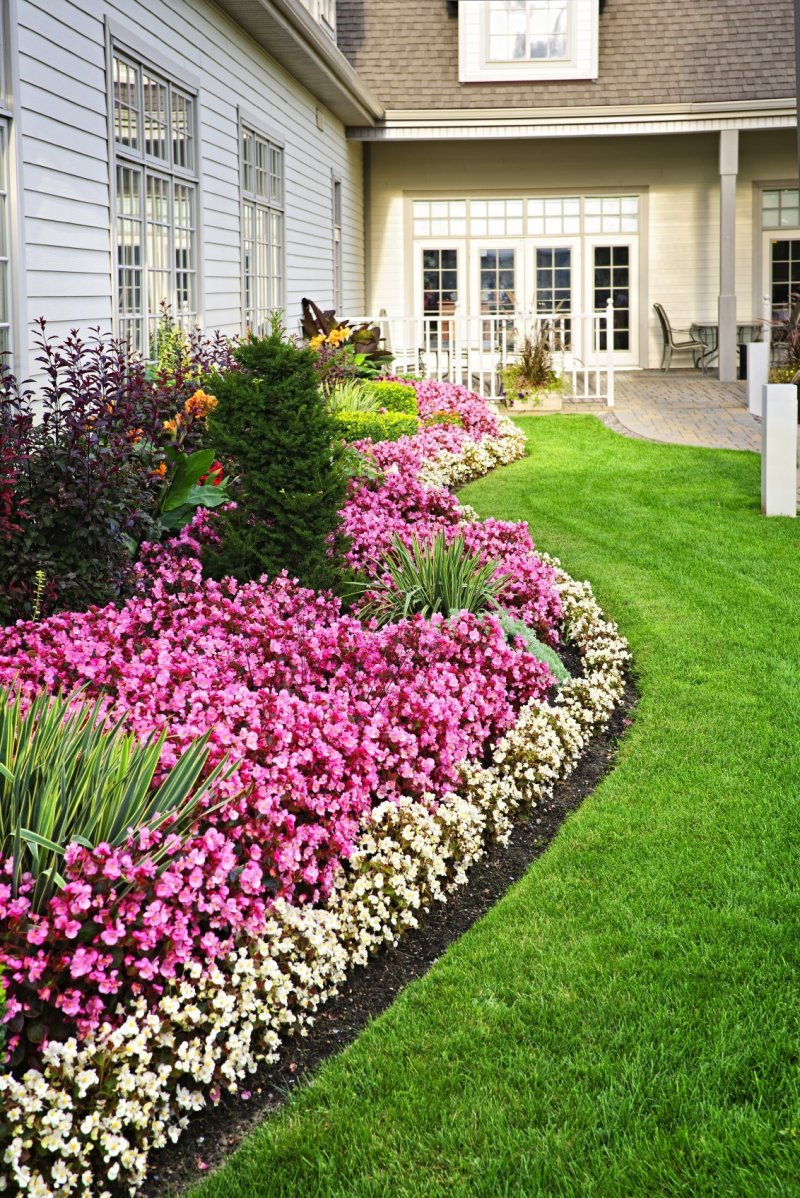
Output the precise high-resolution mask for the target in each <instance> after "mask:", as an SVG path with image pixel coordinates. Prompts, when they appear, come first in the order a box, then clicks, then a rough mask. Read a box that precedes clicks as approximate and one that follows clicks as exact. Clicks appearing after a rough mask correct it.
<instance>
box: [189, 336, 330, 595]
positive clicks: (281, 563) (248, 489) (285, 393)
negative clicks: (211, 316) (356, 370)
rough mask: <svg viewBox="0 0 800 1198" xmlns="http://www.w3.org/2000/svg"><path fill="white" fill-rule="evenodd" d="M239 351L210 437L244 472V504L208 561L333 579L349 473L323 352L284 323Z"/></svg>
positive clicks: (228, 513) (228, 517) (222, 569)
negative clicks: (323, 382)
mask: <svg viewBox="0 0 800 1198" xmlns="http://www.w3.org/2000/svg"><path fill="white" fill-rule="evenodd" d="M234 358H235V360H236V364H237V366H238V369H236V370H231V371H228V372H226V373H225V374H223V375H216V376H214V377H213V378H212V379H210V380H209V386H210V387H211V388H212V389H213V392H214V395H215V396H216V398H217V401H218V402H217V406H216V407H215V408H214V410H213V411H212V412H210V413H209V416H208V435H209V439H210V440H211V441H212V443H213V444H214V445H215V446H216V447H217V452H218V453H219V454H220V456H221V457H222V458H223V459H224V460H230V461H231V462H232V463H233V464H234V466H235V468H236V471H237V473H238V475H239V490H238V493H237V507H236V508H235V509H233V510H230V509H227V510H225V511H224V512H223V513H222V515H221V519H220V532H221V538H222V540H221V544H220V545H219V546H217V547H209V549H208V550H207V554H206V558H205V563H206V568H207V570H208V571H209V572H210V573H211V574H213V575H214V576H215V577H224V576H225V575H226V574H232V575H234V576H235V577H236V578H238V579H240V580H242V581H245V580H250V579H256V578H259V577H260V576H261V575H262V574H269V575H272V576H274V575H276V574H278V573H280V571H281V570H284V569H285V570H288V571H289V573H290V574H293V575H295V576H296V577H297V578H299V579H300V581H301V582H302V583H304V584H305V585H307V586H312V587H317V588H325V587H328V586H333V585H335V583H336V582H337V579H338V566H337V563H336V561H335V560H334V559H332V557H331V555H330V554H329V545H330V541H331V538H335V537H336V534H337V531H338V529H339V523H340V516H339V512H340V510H341V508H342V507H343V505H344V499H345V489H346V485H347V475H346V471H345V469H344V465H343V460H342V457H343V455H342V447H341V445H340V444H339V443H338V438H337V432H338V430H337V425H336V423H335V421H334V418H333V417H332V416H331V414H330V413H329V412H328V410H327V407H326V405H325V399H324V397H323V395H322V393H321V391H320V388H319V385H318V380H317V376H316V374H315V370H314V360H315V355H314V352H313V351H312V350H308V349H302V348H299V347H298V346H297V345H295V344H294V343H293V342H292V341H287V340H285V339H284V335H283V330H282V328H281V326H280V324H279V322H277V321H276V322H275V323H274V324H273V329H272V332H271V333H270V335H269V336H268V337H261V338H253V339H251V340H250V341H248V342H246V343H245V344H243V345H240V346H239V347H238V348H237V349H236V350H235V352H234Z"/></svg>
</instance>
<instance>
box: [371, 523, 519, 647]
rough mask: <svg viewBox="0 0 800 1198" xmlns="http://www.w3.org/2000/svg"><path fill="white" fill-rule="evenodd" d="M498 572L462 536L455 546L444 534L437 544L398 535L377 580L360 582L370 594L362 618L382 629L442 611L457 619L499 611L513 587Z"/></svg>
mask: <svg viewBox="0 0 800 1198" xmlns="http://www.w3.org/2000/svg"><path fill="white" fill-rule="evenodd" d="M497 570H498V563H497V562H496V561H490V562H484V561H483V560H482V559H481V558H480V556H479V555H478V554H473V553H470V551H469V550H468V549H467V546H466V543H465V541H464V537H463V535H462V534H459V535H458V536H456V537H454V538H453V540H452V541H450V542H449V544H448V542H447V540H446V538H445V534H444V533H442V532H440V533H437V535H436V536H435V537H434V539H433V540H432V541H420V540H418V539H417V538H416V537H414V538H413V540H412V542H411V544H410V545H406V544H405V543H404V542H403V541H402V540H401V539H400V538H399V537H395V538H394V539H393V541H392V546H391V549H390V550H389V552H388V554H387V555H386V558H385V559H384V560H383V561H382V562H381V563H380V564H379V566H378V568H377V569H376V571H375V573H376V576H377V577H376V578H375V579H370V581H369V582H361V581H359V582H358V583H357V584H355V587H356V589H357V591H360V592H361V593H362V594H365V596H366V602H365V603H364V604H363V605H362V607H361V609H360V611H359V615H360V616H361V618H362V619H364V620H372V619H374V620H376V621H377V623H378V626H379V627H382V626H383V625H384V624H391V623H394V622H396V621H397V620H404V619H407V617H408V616H412V615H416V614H419V615H422V616H425V617H428V618H430V616H432V615H435V614H436V613H437V612H438V613H441V614H442V615H443V616H452V615H455V614H456V612H460V611H468V612H473V613H478V612H482V611H485V610H486V609H487V608H492V609H493V608H496V606H497V599H498V596H499V595H501V594H502V593H503V591H504V590H505V588H506V586H507V584H508V576H507V575H505V574H498V573H497Z"/></svg>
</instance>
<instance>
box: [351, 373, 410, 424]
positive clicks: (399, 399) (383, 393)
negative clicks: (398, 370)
mask: <svg viewBox="0 0 800 1198" xmlns="http://www.w3.org/2000/svg"><path fill="white" fill-rule="evenodd" d="M364 390H365V391H366V392H367V393H368V394H369V395H374V397H375V399H376V400H377V401H378V403H379V404H380V406H381V407H382V408H386V410H387V412H405V413H406V415H408V416H416V415H417V393H416V391H415V390H414V388H413V387H409V386H407V384H406V383H390V382H384V381H382V380H378V381H375V382H371V383H366V384H365V387H364Z"/></svg>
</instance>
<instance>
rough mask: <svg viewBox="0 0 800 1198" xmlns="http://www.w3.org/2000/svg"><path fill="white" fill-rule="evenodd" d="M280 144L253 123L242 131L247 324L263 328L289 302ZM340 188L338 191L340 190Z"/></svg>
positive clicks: (337, 268)
mask: <svg viewBox="0 0 800 1198" xmlns="http://www.w3.org/2000/svg"><path fill="white" fill-rule="evenodd" d="M283 169H284V158H283V150H282V149H281V147H280V146H275V145H273V144H272V142H270V141H269V140H268V139H266V138H264V137H261V136H260V135H259V134H258V133H256V132H254V131H253V130H252V129H243V131H242V188H243V191H244V192H245V195H246V197H247V198H246V200H245V203H244V209H243V214H242V222H243V227H244V243H245V244H244V263H243V271H244V308H245V310H244V326H245V329H246V330H248V331H251V332H253V333H257V334H261V333H264V332H265V331H266V329H267V326H268V324H269V317H270V314H271V313H272V312H273V311H275V310H276V309H281V308H283V305H284V279H283V211H282V209H283V187H284V178H283ZM337 188H338V189H339V190H338V196H337ZM333 207H334V211H336V210H338V211H341V184H340V183H338V181H337V182H335V184H334V196H333ZM337 228H338V226H336V227H335V228H334V233H333V240H334V275H335V276H336V277H335V279H334V290H336V291H337V292H338V291H339V289H340V287H341V257H340V256H341V230H340V229H339V238H338V241H337V236H336V229H337Z"/></svg>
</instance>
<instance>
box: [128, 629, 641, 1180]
mask: <svg viewBox="0 0 800 1198" xmlns="http://www.w3.org/2000/svg"><path fill="white" fill-rule="evenodd" d="M560 652H561V655H562V657H563V659H564V662H565V664H566V666H567V668H568V669H569V670H570V671H571V672H572V673H573V674H580V673H581V672H582V668H581V659H580V656H579V655H578V653H577V652H576V651H574V650H572V649H571V648H569V649H566V650H564V649H562V650H560ZM636 701H637V694H636V690H635V687H634V685H633V683H632V681H630V680H628V682H627V685H626V688H625V695H624V698H623V701H622V703H621V704H620V706H619V707H618V708H617V710H616V711H615V713H614V715H613V717H612V719H611V722H610V724H609V727H608V729H607V730H606V731H605V732H604V733H603V734H601V735H600V736H597V737H596V738H595V739H594V740H593V741H592V743H591V745H590V746H589V748H588V749H587V751H586V753H585V754H584V756H583V758H582V760H581V762H580V764H579V766H578V768H577V770H576V771H575V773H574V774H573V775H572V777H571V778H570V779H568V781H566V782H563V783H561V785H560V786H558V787H557V789H556V792H555V794H554V795H553V798H552V800H551V801H550V803H549V804H548V805H547V807H541V808H539V809H537V810H536V811H535V812H534V813H533V815H532V816H531V817H530V818H529V819H526V820H524V821H521V822H520V823H519V824H517V826H516V827H515V828H514V833H513V835H512V838H511V843H510V844H509V845H508V846H506V847H505V848H504V847H503V846H501V845H496V846H494V847H493V848H491V849H490V850H489V852H488V853H487V854H486V856H485V857H484V858H483V859H482V860H481V861H480V862H479V863H478V864H477V865H475V866H474V867H473V869H472V870H471V871H470V875H469V883H468V884H467V885H466V886H462V887H460V888H459V889H458V890H457V891H456V893H455V894H454V895H453V896H452V899H451V901H449V902H447V903H444V904H441V905H439V904H437V906H436V907H435V908H434V909H432V910H431V911H430V912H428V914H427V915H426V916H425V917H424V923H423V924H422V926H421V927H419V928H417V929H414V930H412V931H410V932H407V933H406V934H405V936H404V937H403V939H402V940H401V941H400V943H399V944H398V945H396V946H395V947H392V948H385V949H382V950H381V951H380V952H379V953H378V954H377V955H376V956H375V957H373V958H372V959H371V961H370V963H369V965H367V966H366V967H363V968H355V969H353V971H352V974H351V976H350V978H349V979H348V981H347V982H346V983H345V985H344V987H343V989H342V992H341V994H340V995H339V996H338V997H337V998H335V999H333V1000H332V1001H331V1002H329V1003H328V1004H327V1005H326V1006H325V1007H324V1008H323V1009H322V1010H321V1011H320V1012H319V1013H318V1015H317V1017H316V1021H315V1024H314V1026H313V1028H312V1029H311V1031H310V1032H309V1035H308V1036H307V1037H306V1038H303V1039H298V1040H296V1041H293V1040H289V1041H287V1043H286V1044H285V1045H284V1048H283V1051H282V1053H281V1058H280V1061H279V1062H278V1063H277V1064H275V1065H271V1066H264V1067H263V1068H262V1069H260V1070H259V1071H258V1072H257V1073H255V1074H254V1075H253V1076H252V1078H251V1080H250V1081H249V1083H248V1088H249V1092H250V1094H251V1097H250V1099H249V1100H248V1101H244V1100H242V1099H241V1098H237V1097H233V1096H231V1095H227V1094H226V1095H223V1097H222V1100H221V1102H220V1104H219V1106H217V1107H212V1108H209V1109H208V1110H204V1111H200V1112H198V1114H197V1115H195V1116H193V1117H192V1119H191V1122H190V1124H189V1127H188V1128H187V1130H186V1131H185V1132H184V1134H183V1136H182V1137H181V1139H180V1141H179V1142H178V1143H177V1144H176V1145H174V1146H170V1147H168V1148H165V1149H163V1150H162V1151H161V1152H158V1153H156V1154H154V1156H153V1158H152V1161H151V1167H150V1172H149V1177H148V1181H147V1185H146V1187H145V1189H144V1191H143V1192H144V1194H145V1195H146V1196H147V1198H164V1195H166V1194H170V1195H174V1194H176V1193H180V1192H181V1191H183V1190H185V1189H186V1188H188V1186H189V1185H191V1184H192V1183H193V1182H195V1181H198V1180H199V1179H200V1178H201V1177H202V1176H203V1173H204V1172H206V1171H208V1170H209V1169H213V1168H215V1167H217V1166H219V1165H221V1164H222V1163H223V1161H224V1160H225V1158H226V1157H227V1156H229V1155H230V1153H231V1152H232V1151H233V1150H234V1149H235V1148H236V1146H237V1145H238V1144H239V1143H240V1141H241V1140H242V1139H243V1138H244V1137H245V1136H246V1135H247V1133H248V1132H249V1131H250V1130H251V1129H252V1128H253V1127H254V1126H255V1125H256V1124H258V1123H261V1122H263V1120H264V1119H266V1118H267V1117H268V1116H269V1115H271V1114H272V1113H273V1112H274V1111H276V1110H278V1109H279V1108H280V1107H281V1106H282V1105H283V1103H284V1102H285V1101H286V1099H287V1098H288V1096H289V1094H290V1093H291V1091H292V1090H293V1089H294V1087H295V1086H296V1085H297V1084H298V1083H299V1082H301V1081H304V1080H306V1079H307V1078H308V1077H309V1076H310V1075H311V1074H312V1073H313V1072H314V1071H315V1069H316V1068H317V1067H318V1066H319V1065H320V1064H321V1063H322V1062H323V1061H325V1060H327V1058H328V1057H331V1056H333V1055H334V1054H335V1053H337V1052H339V1051H340V1050H341V1049H342V1048H344V1047H345V1045H347V1044H349V1043H350V1042H351V1041H352V1040H355V1038H356V1036H357V1035H358V1034H359V1032H360V1031H361V1030H362V1028H364V1027H365V1025H366V1024H367V1023H368V1022H369V1021H370V1020H371V1019H374V1018H375V1016H376V1015H379V1014H380V1013H381V1011H384V1010H385V1009H386V1008H387V1007H388V1006H390V1005H391V1003H392V1002H393V1001H394V999H395V998H396V997H397V995H398V994H399V992H400V991H401V990H402V989H403V987H404V986H406V985H408V983H409V982H412V981H413V980H414V979H415V978H418V977H421V976H422V975H423V974H424V973H426V972H427V971H428V970H429V969H430V967H431V965H433V963H434V962H435V961H436V960H437V959H438V958H439V957H440V956H441V955H442V953H443V952H444V951H445V949H446V948H447V946H448V945H449V944H451V943H452V942H453V941H454V940H457V939H458V937H459V936H462V935H463V934H464V932H466V931H468V929H469V928H471V927H472V925H473V924H474V923H475V921H476V920H478V919H480V917H481V916H482V915H484V914H485V913H486V912H487V911H488V910H489V908H490V907H491V906H493V904H494V903H496V902H497V901H498V899H500V898H502V896H503V894H504V893H505V891H506V890H507V889H508V887H509V886H511V885H512V883H514V882H515V881H516V880H517V879H518V878H520V877H521V876H522V875H523V874H524V873H525V871H526V870H527V869H528V866H529V865H530V864H531V862H533V861H535V860H536V858H537V857H539V856H541V854H542V853H543V852H544V851H545V849H546V848H547V846H548V845H549V844H550V842H551V840H553V838H554V837H555V835H556V833H557V832H558V830H559V828H560V827H561V825H562V824H563V822H564V820H565V819H566V818H567V816H568V815H569V814H570V812H572V811H574V810H575V809H576V808H577V807H579V806H580V804H581V803H582V802H583V800H584V799H585V798H586V796H587V795H588V794H590V793H591V792H592V791H593V790H594V788H595V787H596V786H597V784H598V783H599V782H600V780H601V779H602V778H603V777H604V775H605V774H607V773H609V772H610V770H611V769H612V768H613V765H614V758H615V756H616V753H617V746H618V744H619V741H620V740H621V738H622V737H623V736H624V735H625V733H626V732H627V729H628V727H629V726H630V724H631V717H632V714H633V710H634V707H635V705H636Z"/></svg>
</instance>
